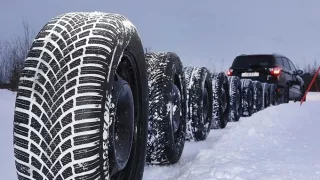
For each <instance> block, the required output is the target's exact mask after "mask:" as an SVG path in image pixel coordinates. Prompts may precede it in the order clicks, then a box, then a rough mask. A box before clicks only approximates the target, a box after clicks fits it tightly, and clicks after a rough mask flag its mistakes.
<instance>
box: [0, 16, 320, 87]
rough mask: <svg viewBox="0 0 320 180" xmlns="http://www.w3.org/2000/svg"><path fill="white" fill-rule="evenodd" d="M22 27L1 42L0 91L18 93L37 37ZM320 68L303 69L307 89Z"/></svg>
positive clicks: (305, 67) (319, 85) (312, 65)
mask: <svg viewBox="0 0 320 180" xmlns="http://www.w3.org/2000/svg"><path fill="white" fill-rule="evenodd" d="M22 25H23V35H22V36H17V37H14V38H11V39H10V40H7V41H4V42H1V41H0V89H8V90H11V91H16V90H17V88H18V83H19V77H20V73H21V71H22V69H23V66H24V61H25V59H26V56H27V54H28V51H29V49H30V46H31V43H32V41H33V39H34V37H35V33H32V32H31V30H30V28H29V25H28V23H26V22H23V23H22ZM146 51H148V49H146ZM319 66H320V64H319V63H318V62H317V60H315V61H314V62H313V64H306V65H305V66H304V67H303V68H302V70H303V71H304V74H303V75H302V76H301V77H302V79H303V80H304V82H305V85H306V88H307V87H308V86H309V84H310V82H311V81H312V78H313V76H314V74H315V73H316V71H317V69H318V68H319ZM213 73H214V72H213ZM315 83H316V84H317V86H318V89H317V86H316V85H313V86H312V87H311V89H310V91H312V92H314V91H318V90H320V75H318V76H317V77H316V81H315Z"/></svg>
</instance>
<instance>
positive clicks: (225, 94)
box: [222, 88, 228, 112]
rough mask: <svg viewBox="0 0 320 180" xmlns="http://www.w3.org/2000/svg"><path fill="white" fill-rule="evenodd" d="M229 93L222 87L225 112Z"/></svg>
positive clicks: (223, 109) (223, 110)
mask: <svg viewBox="0 0 320 180" xmlns="http://www.w3.org/2000/svg"><path fill="white" fill-rule="evenodd" d="M227 103H228V102H227V93H226V91H225V90H224V89H223V88H222V112H225V111H226V109H227Z"/></svg>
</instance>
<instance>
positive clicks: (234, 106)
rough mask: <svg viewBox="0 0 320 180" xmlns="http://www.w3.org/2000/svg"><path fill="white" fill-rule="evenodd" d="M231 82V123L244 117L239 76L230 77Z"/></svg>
mask: <svg viewBox="0 0 320 180" xmlns="http://www.w3.org/2000/svg"><path fill="white" fill-rule="evenodd" d="M228 80H229V94H230V101H229V107H230V110H229V121H230V122H234V121H239V119H240V117H241V115H242V100H241V98H242V96H241V80H240V78H239V77H237V76H230V77H228Z"/></svg>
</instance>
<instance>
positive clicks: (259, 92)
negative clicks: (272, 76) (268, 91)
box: [252, 81, 263, 113]
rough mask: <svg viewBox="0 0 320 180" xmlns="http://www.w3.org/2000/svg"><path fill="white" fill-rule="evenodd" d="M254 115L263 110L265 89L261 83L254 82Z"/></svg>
mask: <svg viewBox="0 0 320 180" xmlns="http://www.w3.org/2000/svg"><path fill="white" fill-rule="evenodd" d="M252 85H253V113H256V112H259V111H260V110H262V106H263V89H262V84H261V82H259V81H253V82H252Z"/></svg>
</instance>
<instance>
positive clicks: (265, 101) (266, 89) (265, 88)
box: [262, 83, 270, 109]
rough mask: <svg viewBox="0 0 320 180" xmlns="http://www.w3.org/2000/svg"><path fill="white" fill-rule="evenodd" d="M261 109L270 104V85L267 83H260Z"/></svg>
mask: <svg viewBox="0 0 320 180" xmlns="http://www.w3.org/2000/svg"><path fill="white" fill-rule="evenodd" d="M262 94H263V96H262V109H265V108H267V107H269V106H270V86H269V84H268V83H262Z"/></svg>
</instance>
